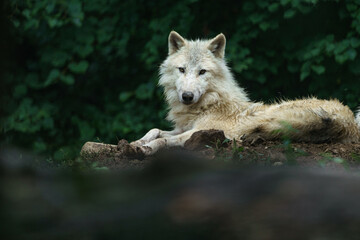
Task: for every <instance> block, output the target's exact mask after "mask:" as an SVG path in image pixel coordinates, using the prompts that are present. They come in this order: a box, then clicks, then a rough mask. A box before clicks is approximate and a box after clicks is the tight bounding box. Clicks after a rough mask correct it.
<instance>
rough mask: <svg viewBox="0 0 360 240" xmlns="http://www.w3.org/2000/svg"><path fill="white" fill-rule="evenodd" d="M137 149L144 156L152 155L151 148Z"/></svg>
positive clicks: (142, 147)
mask: <svg viewBox="0 0 360 240" xmlns="http://www.w3.org/2000/svg"><path fill="white" fill-rule="evenodd" d="M139 149H140V150H141V151H142V153H143V154H144V155H145V156H149V155H152V154H153V150H152V148H151V147H148V146H141V147H139Z"/></svg>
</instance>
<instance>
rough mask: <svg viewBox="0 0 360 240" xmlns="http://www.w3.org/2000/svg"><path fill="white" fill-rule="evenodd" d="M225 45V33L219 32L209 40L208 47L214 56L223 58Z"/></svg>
mask: <svg viewBox="0 0 360 240" xmlns="http://www.w3.org/2000/svg"><path fill="white" fill-rule="evenodd" d="M225 45H226V38H225V35H224V34H222V33H220V34H219V35H217V36H216V37H214V38H213V39H212V40H211V42H210V44H209V46H208V49H209V50H210V51H211V52H212V53H213V54H214V55H215V57H218V58H223V57H224V55H225Z"/></svg>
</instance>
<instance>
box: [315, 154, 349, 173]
mask: <svg viewBox="0 0 360 240" xmlns="http://www.w3.org/2000/svg"><path fill="white" fill-rule="evenodd" d="M320 156H322V157H323V158H322V159H321V160H319V161H318V163H319V165H320V166H321V167H326V164H328V163H331V162H333V163H336V164H340V165H342V166H343V167H344V169H346V170H348V169H349V163H348V162H347V161H346V160H345V159H343V158H340V157H334V156H333V155H332V154H331V153H322V154H320Z"/></svg>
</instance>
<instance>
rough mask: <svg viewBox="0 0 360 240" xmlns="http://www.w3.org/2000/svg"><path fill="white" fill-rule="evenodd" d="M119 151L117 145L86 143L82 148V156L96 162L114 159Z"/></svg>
mask: <svg viewBox="0 0 360 240" xmlns="http://www.w3.org/2000/svg"><path fill="white" fill-rule="evenodd" d="M117 152H118V150H117V145H112V144H105V143H98V142H86V143H85V144H84V146H83V147H82V148H81V151H80V156H81V157H82V158H83V159H84V160H87V161H90V162H94V161H97V160H99V159H104V158H109V157H112V158H114V157H115V155H116V153H117Z"/></svg>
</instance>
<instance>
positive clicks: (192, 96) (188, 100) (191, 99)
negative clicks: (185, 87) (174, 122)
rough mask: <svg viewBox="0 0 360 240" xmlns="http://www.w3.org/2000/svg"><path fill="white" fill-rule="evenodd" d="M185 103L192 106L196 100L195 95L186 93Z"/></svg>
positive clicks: (184, 94) (184, 95)
mask: <svg viewBox="0 0 360 240" xmlns="http://www.w3.org/2000/svg"><path fill="white" fill-rule="evenodd" d="M182 99H183V103H185V104H190V103H192V101H193V99H194V94H193V93H192V92H184V93H183V94H182Z"/></svg>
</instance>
